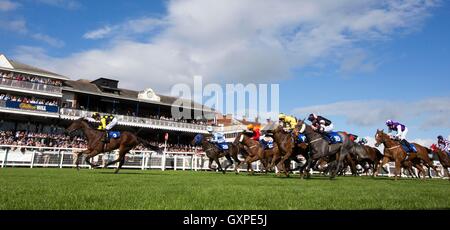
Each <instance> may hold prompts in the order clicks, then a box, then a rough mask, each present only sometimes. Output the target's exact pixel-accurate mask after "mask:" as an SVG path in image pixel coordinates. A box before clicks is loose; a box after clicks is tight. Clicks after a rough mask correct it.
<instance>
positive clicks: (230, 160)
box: [223, 154, 233, 174]
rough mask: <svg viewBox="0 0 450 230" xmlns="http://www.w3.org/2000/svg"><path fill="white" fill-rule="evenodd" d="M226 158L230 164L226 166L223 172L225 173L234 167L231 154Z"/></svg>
mask: <svg viewBox="0 0 450 230" xmlns="http://www.w3.org/2000/svg"><path fill="white" fill-rule="evenodd" d="M225 158H227V161H228V164H227V165H226V166H225V169H224V170H223V173H224V174H225V172H226V171H227V169H228V168H229V167H230V166H232V165H233V160H232V159H231V156H230V154H227V155H225Z"/></svg>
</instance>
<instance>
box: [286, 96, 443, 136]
mask: <svg viewBox="0 0 450 230" xmlns="http://www.w3.org/2000/svg"><path fill="white" fill-rule="evenodd" d="M294 113H295V114H296V115H297V116H300V117H304V116H306V115H308V114H309V113H319V114H325V115H326V116H343V117H345V118H346V120H347V123H348V124H352V125H358V126H367V127H368V126H374V125H376V124H380V123H381V124H383V123H384V121H386V120H387V119H396V120H403V121H404V120H411V119H415V118H417V117H420V116H426V118H425V119H423V121H422V123H421V128H422V129H427V128H430V127H436V126H437V127H441V128H443V127H447V128H450V120H449V119H448V118H449V117H450V98H448V97H439V98H428V99H423V100H420V101H416V102H405V101H383V100H371V101H342V102H336V103H331V104H325V105H316V106H308V107H304V108H298V109H294Z"/></svg>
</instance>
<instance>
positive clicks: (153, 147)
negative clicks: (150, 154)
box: [137, 137, 163, 154]
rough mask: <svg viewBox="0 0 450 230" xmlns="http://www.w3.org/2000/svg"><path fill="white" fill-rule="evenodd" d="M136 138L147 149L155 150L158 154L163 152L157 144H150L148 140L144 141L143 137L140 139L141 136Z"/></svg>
mask: <svg viewBox="0 0 450 230" xmlns="http://www.w3.org/2000/svg"><path fill="white" fill-rule="evenodd" d="M137 139H138V141H139V142H140V143H141V144H143V145H144V146H145V147H146V148H148V149H150V150H152V151H155V152H157V153H159V154H163V152H162V149H161V148H160V147H158V146H156V145H152V144H151V143H150V142H148V141H146V140H144V139H142V138H140V137H137Z"/></svg>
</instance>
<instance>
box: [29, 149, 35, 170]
mask: <svg viewBox="0 0 450 230" xmlns="http://www.w3.org/2000/svg"><path fill="white" fill-rule="evenodd" d="M35 155H36V149H34V150H33V153H32V154H31V165H30V168H33V164H34V156H35Z"/></svg>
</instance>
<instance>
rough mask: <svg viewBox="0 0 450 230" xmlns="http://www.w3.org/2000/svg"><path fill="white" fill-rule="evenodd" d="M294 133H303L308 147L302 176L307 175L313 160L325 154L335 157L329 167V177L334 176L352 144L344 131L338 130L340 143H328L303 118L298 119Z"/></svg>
mask: <svg viewBox="0 0 450 230" xmlns="http://www.w3.org/2000/svg"><path fill="white" fill-rule="evenodd" d="M294 133H295V135H296V136H297V135H298V133H303V134H305V136H306V139H307V141H308V143H309V147H310V157H309V159H308V161H307V163H306V164H307V165H306V170H305V172H304V173H303V175H302V178H303V177H304V176H305V174H306V175H308V176H309V169H310V168H311V166H313V161H314V162H315V161H317V160H319V159H320V158H322V157H325V156H333V157H335V159H336V162H334V163H333V164H332V165H333V168H331V170H332V171H331V175H330V179H333V178H335V177H336V174H337V172H339V171H340V169H341V168H342V166H343V161H344V159H345V158H346V157H347V155H348V154H349V152H350V149H351V147H352V146H353V145H352V141H351V140H350V138H349V137H348V135H347V134H346V133H344V132H339V135H340V136H341V138H342V143H337V144H331V145H330V144H329V143H328V141H327V140H325V138H324V137H323V136H322V135H321V134H320V133H318V132H316V131H314V130H313V128H312V127H311V126H310V125H308V124H306V123H305V121H304V120H299V121H298V123H297V125H296V126H295V129H294Z"/></svg>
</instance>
